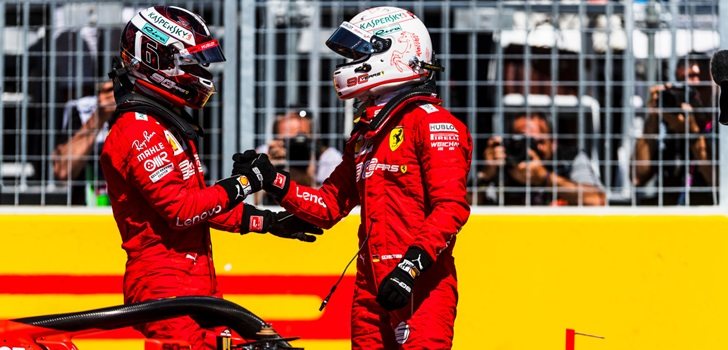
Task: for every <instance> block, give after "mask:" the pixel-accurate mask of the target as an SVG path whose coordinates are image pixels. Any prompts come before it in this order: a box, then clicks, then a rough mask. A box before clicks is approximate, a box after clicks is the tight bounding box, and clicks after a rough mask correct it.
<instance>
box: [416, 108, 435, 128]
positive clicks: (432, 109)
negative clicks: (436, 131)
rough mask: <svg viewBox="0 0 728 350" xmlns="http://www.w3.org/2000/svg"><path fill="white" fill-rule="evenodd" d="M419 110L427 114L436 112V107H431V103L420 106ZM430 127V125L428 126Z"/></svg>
mask: <svg viewBox="0 0 728 350" xmlns="http://www.w3.org/2000/svg"><path fill="white" fill-rule="evenodd" d="M420 108H422V109H423V110H425V112H427V114H430V113H435V112H437V107H435V106H433V105H432V104H431V103H428V104H424V105H420ZM430 125H432V124H430Z"/></svg>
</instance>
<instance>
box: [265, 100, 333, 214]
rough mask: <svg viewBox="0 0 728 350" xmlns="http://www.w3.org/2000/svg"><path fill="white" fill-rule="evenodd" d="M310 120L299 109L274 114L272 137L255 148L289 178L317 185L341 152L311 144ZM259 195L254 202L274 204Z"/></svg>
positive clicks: (310, 116)
mask: <svg viewBox="0 0 728 350" xmlns="http://www.w3.org/2000/svg"><path fill="white" fill-rule="evenodd" d="M312 119H313V118H312V115H311V113H310V112H308V111H306V110H305V109H301V108H293V109H291V110H290V111H289V112H288V113H286V114H284V115H280V116H278V117H277V118H276V120H275V121H274V122H273V134H274V136H273V140H271V141H270V142H269V143H268V144H267V145H262V146H259V147H258V148H257V150H256V151H257V152H258V153H267V154H268V157H269V158H270V160H271V163H272V164H273V165H275V166H276V167H278V168H279V169H282V170H286V171H289V172H290V174H291V179H293V180H294V181H296V182H297V183H300V184H304V185H306V186H318V185H321V183H322V182H323V181H324V180H326V178H328V177H329V174H331V172H332V171H334V169H335V168H336V166H337V165H339V163H340V162H341V152H339V151H338V150H336V149H335V148H333V147H328V146H326V145H324V144H323V143H320V142H318V143H315V144H314V142H313V139H312V135H313V133H312V124H311V123H312ZM263 195H264V193H263V192H260V194H258V195H257V197H256V202H257V203H261V200H262V203H263V204H273V203H274V202H273V201H271V200H270V199H269V198H268V199H261V197H262V196H263ZM266 198H267V197H266Z"/></svg>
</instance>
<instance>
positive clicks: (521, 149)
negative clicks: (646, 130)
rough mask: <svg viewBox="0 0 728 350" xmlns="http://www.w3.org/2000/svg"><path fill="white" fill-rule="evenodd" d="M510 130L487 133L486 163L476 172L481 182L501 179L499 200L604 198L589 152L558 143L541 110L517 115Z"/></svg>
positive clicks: (587, 201)
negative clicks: (502, 133)
mask: <svg viewBox="0 0 728 350" xmlns="http://www.w3.org/2000/svg"><path fill="white" fill-rule="evenodd" d="M509 134H510V135H511V137H509V138H506V139H504V138H503V137H501V136H493V137H491V138H490V139H488V142H487V145H486V147H485V150H484V151H483V158H484V159H485V165H484V166H483V168H481V169H480V171H479V172H478V179H479V181H480V182H481V183H495V184H496V185H497V184H499V183H500V182H501V181H503V186H505V193H504V196H503V204H504V205H527V204H529V205H583V206H592V205H604V204H605V198H606V196H605V194H604V189H603V187H602V184H601V181H600V180H599V177H598V176H597V174H596V173H595V172H594V170H593V169H592V166H591V161H590V159H589V157H588V156H587V155H586V153H584V152H582V151H574V150H568V149H564V150H561V149H557V146H556V142H554V141H553V140H552V139H551V126H550V124H549V122H548V120H547V119H546V117H545V116H543V115H542V114H538V113H534V114H528V115H527V114H521V115H518V116H516V117H515V118H514V119H513V122H512V123H511V125H510V133H509ZM555 156H556V157H555ZM557 160H558V161H557ZM561 160H565V161H561ZM501 173H502V174H503V177H502V178H501V177H500V176H499V175H500V174H501Z"/></svg>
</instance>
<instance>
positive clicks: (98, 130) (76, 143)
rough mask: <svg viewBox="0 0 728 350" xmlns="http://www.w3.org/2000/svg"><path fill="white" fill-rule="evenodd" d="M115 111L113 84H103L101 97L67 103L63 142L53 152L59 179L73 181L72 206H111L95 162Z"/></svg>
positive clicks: (83, 98) (60, 135)
mask: <svg viewBox="0 0 728 350" xmlns="http://www.w3.org/2000/svg"><path fill="white" fill-rule="evenodd" d="M115 110H116V101H115V100H114V86H113V84H112V82H111V81H106V82H104V83H102V84H100V86H99V92H98V96H86V97H82V98H80V99H78V100H72V101H69V102H68V103H67V104H66V108H65V111H64V113H63V129H62V130H61V132H60V133H59V140H60V141H59V144H58V145H57V146H56V148H55V150H54V151H53V174H54V175H55V177H56V179H58V180H62V181H68V180H71V181H70V183H69V186H71V203H72V204H79V205H83V204H89V205H92V204H98V205H108V203H107V201H105V200H104V198H105V191H104V188H103V187H104V186H103V178H102V177H101V176H100V169H99V167H98V166H97V165H96V163H95V161H96V160H97V159H98V154H99V153H100V152H101V146H102V145H103V142H104V139H105V138H106V134H107V133H108V125H107V121H108V120H109V118H110V117H111V115H112V114H113V113H114V111H115ZM87 197H89V198H91V197H98V198H97V199H98V201H97V202H96V203H90V202H88V201H87Z"/></svg>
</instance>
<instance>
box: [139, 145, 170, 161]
mask: <svg viewBox="0 0 728 350" xmlns="http://www.w3.org/2000/svg"><path fill="white" fill-rule="evenodd" d="M163 150H164V144H162V143H161V142H157V143H156V144H152V145H151V146H149V147H148V148H147V149H145V150H143V151H141V152H139V154H137V156H136V158H137V161H139V162H141V161H143V160H145V159H147V158H149V157H150V156H153V155H155V154H157V153H159V152H161V151H163Z"/></svg>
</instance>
